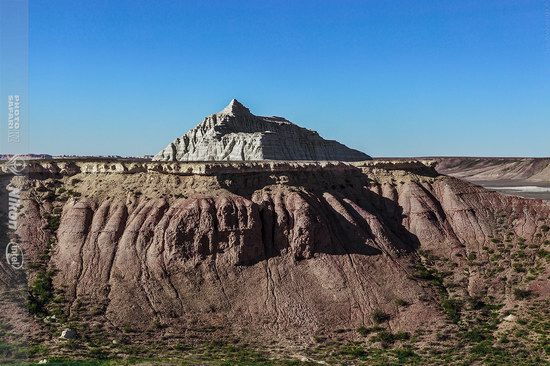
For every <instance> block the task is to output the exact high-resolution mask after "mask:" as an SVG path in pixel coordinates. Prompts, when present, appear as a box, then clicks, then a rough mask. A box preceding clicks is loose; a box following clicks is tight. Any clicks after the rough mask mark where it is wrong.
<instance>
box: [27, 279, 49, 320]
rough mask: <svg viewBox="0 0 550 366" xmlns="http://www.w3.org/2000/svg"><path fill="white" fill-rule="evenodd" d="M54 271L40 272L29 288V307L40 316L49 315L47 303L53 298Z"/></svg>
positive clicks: (31, 311)
mask: <svg viewBox="0 0 550 366" xmlns="http://www.w3.org/2000/svg"><path fill="white" fill-rule="evenodd" d="M52 275H53V273H52V272H39V273H38V274H37V275H36V278H35V279H34V281H33V283H32V285H31V286H30V288H29V297H28V300H27V307H28V309H29V312H30V313H31V314H34V315H38V316H46V315H48V310H47V308H46V306H47V304H48V303H49V302H50V301H51V300H52V298H53V295H54V293H53V285H52Z"/></svg>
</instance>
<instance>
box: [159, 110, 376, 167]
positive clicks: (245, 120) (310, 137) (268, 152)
mask: <svg viewBox="0 0 550 366" xmlns="http://www.w3.org/2000/svg"><path fill="white" fill-rule="evenodd" d="M368 159H371V158H370V156H368V155H367V154H364V153H362V152H360V151H357V150H353V149H350V148H348V147H347V146H345V145H343V144H341V143H339V142H337V141H333V140H325V139H323V138H322V137H321V136H319V134H318V133H317V132H315V131H312V130H308V129H305V128H302V127H300V126H297V125H295V124H294V123H292V122H290V121H288V120H286V119H284V118H282V117H260V116H255V115H253V114H252V113H250V110H249V109H248V108H246V107H245V106H243V105H242V104H241V103H239V102H238V101H237V100H235V99H233V100H232V101H231V103H229V105H228V106H227V107H225V109H224V110H223V111H221V112H219V113H216V114H213V115H211V116H208V117H206V118H205V119H204V121H203V122H202V123H200V124H199V125H198V126H197V127H195V128H193V129H192V130H190V131H189V132H187V133H186V134H185V135H183V136H181V137H178V138H177V139H176V140H174V141H173V142H172V143H170V144H169V145H168V146H167V147H166V148H165V149H164V150H162V151H160V152H159V153H158V154H156V155H155V156H154V157H153V160H162V161H224V160H225V161H243V160H338V161H362V160H368Z"/></svg>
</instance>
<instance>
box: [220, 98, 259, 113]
mask: <svg viewBox="0 0 550 366" xmlns="http://www.w3.org/2000/svg"><path fill="white" fill-rule="evenodd" d="M220 114H227V115H232V116H238V115H250V114H252V113H250V109H248V108H246V107H245V106H244V105H242V104H241V102H239V101H238V100H237V99H231V102H229V104H228V105H227V107H225V108H224V109H223V111H221V112H220Z"/></svg>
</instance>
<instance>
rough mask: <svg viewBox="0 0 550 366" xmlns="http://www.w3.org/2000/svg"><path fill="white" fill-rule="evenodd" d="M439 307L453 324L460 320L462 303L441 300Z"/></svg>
mask: <svg viewBox="0 0 550 366" xmlns="http://www.w3.org/2000/svg"><path fill="white" fill-rule="evenodd" d="M441 307H442V308H443V311H444V312H445V314H447V316H448V317H449V318H450V319H451V320H452V321H453V322H455V323H458V321H459V320H460V310H461V308H462V303H461V302H460V301H459V300H456V299H443V300H442V301H441Z"/></svg>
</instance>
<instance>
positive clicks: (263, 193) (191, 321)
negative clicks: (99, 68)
mask: <svg viewBox="0 0 550 366" xmlns="http://www.w3.org/2000/svg"><path fill="white" fill-rule="evenodd" d="M12 184H14V185H17V186H20V187H22V188H24V189H23V190H22V192H24V200H23V202H24V205H23V210H22V215H21V216H20V217H21V224H20V227H19V229H18V233H19V235H20V236H21V238H22V240H23V243H24V251H25V255H26V259H27V263H28V265H27V269H26V271H27V273H28V274H29V282H32V280H33V278H35V276H36V273H35V272H36V271H37V270H36V268H42V270H44V269H47V270H48V271H52V272H51V273H52V275H51V281H52V285H53V289H54V291H55V294H56V298H55V301H53V299H52V301H51V302H50V303H48V304H45V305H44V306H45V307H46V308H48V310H45V311H46V312H48V311H49V312H53V311H56V312H57V314H59V315H58V317H59V318H61V319H66V321H76V322H80V323H82V324H85V326H86V327H88V328H87V329H89V328H93V329H94V332H96V333H99V334H112V333H113V332H115V333H116V332H121V333H125V334H131V335H132V336H133V337H136V338H139V337H140V335H141V334H144V333H143V332H146V331H153V332H157V333H162V334H166V335H170V336H176V335H179V336H184V335H185V336H189V335H190V334H195V336H197V337H199V336H200V337H214V338H215V337H217V336H218V335H219V334H234V335H236V336H238V337H241V338H245V339H249V340H252V341H257V342H267V341H268V340H271V341H276V342H288V343H294V344H307V343H308V342H311V339H312V337H313V336H331V335H335V334H336V333H338V332H337V331H338V330H341V329H348V330H349V329H357V328H358V327H361V326H366V327H368V326H374V325H377V323H378V321H379V320H377V319H376V317H375V316H374V317H373V314H375V313H376V312H383V313H384V314H386V315H387V319H386V318H385V319H384V320H383V322H384V323H387V326H388V327H389V329H391V330H392V331H408V332H412V333H415V332H418V331H419V330H422V331H424V332H426V333H427V334H428V335H427V337H429V336H430V334H432V335H433V334H436V333H437V332H445V331H446V332H449V331H450V330H452V329H455V328H456V327H457V325H456V324H455V323H454V322H453V319H450V318H449V316H448V314H445V312H444V308H442V307H441V296H443V295H442V294H443V293H444V296H445V298H447V297H450V298H453V297H456V298H460V299H469V298H472V299H473V298H487V297H491V298H492V299H493V300H494V301H495V302H500V303H503V304H513V303H514V298H513V296H512V291H513V289H514V288H516V287H518V286H519V287H525V288H529V289H530V290H531V291H533V293H534V294H535V296H541V297H547V296H548V292H549V284H548V275H549V274H550V273H549V271H548V266H546V267H544V268H543V269H542V271H539V273H537V276H536V278H535V279H534V280H531V281H530V282H528V283H527V282H526V283H523V282H521V281H523V280H522V279H521V278H519V279H518V274H517V273H515V272H514V271H513V270H512V259H510V258H509V257H506V255H505V254H503V253H501V254H503V256H504V257H503V258H502V261H501V262H498V261H497V260H493V259H491V253H495V252H502V251H503V250H504V249H503V247H501V245H504V244H503V243H505V242H507V241H508V240H510V245H512V246H515V245H517V244H516V243H517V242H518V241H519V242H526V241H527V242H529V243H533V245H537V248H536V249H537V250H538V249H541V248H544V245H545V243H544V240H545V238H546V233H547V231H545V228H547V226H545V225H548V224H549V213H550V206H549V205H548V204H546V203H544V202H542V201H533V200H523V199H520V198H514V197H506V196H502V195H500V194H498V193H495V192H490V191H487V190H484V189H482V188H481V187H477V186H474V185H471V184H469V183H466V182H464V181H460V180H457V179H454V178H450V177H446V176H440V175H438V174H437V173H435V171H433V170H431V169H429V168H427V167H423V166H419V165H411V166H410V169H406V166H401V165H398V164H397V165H395V166H394V167H393V168H392V165H391V164H387V165H384V166H375V165H372V164H371V165H369V164H356V166H351V165H339V166H336V167H334V166H331V168H330V169H324V168H323V167H319V166H316V167H315V168H311V169H302V170H295V169H292V168H291V167H290V165H289V167H288V168H285V167H284V166H279V167H277V168H276V169H272V170H271V171H269V172H265V173H263V172H260V171H252V172H246V171H243V172H232V171H230V170H229V171H228V170H225V171H220V172H218V173H217V174H214V175H208V174H205V175H182V174H173V173H166V172H151V171H149V172H136V173H133V174H119V173H94V174H90V173H84V172H81V171H78V170H75V171H72V173H70V174H69V173H66V174H62V173H59V172H57V173H55V174H53V173H48V172H40V173H35V174H32V175H31V176H30V177H29V178H23V177H16V178H12ZM57 219H59V224H58V225H57ZM534 250H535V249H534ZM513 252H514V250H513V249H512V250H511V251H510V250H509V251H508V256H510V255H512V254H513ZM45 253H47V255H45ZM472 253H473V254H472ZM474 255H475V258H474ZM433 258H439V259H440V260H439V261H438V262H437V263H438V264H437V266H436V267H437V268H436V267H433V268H435V269H434V270H438V271H441V272H445V282H442V283H441V284H439V285H438V286H440V287H439V288H434V286H431V285H429V284H427V283H426V281H425V279H423V278H422V277H421V276H420V277H419V275H418V270H419V268H420V267H421V268H424V267H425V266H426V265H430V264H432V265H433V263H432V262H433V261H432V262H430V261H431V260H432V259H433ZM472 258H474V259H472ZM533 258H534V259H533V261H534V262H533V263H535V262H536V261H537V260H538V259H537V258H535V257H533ZM497 262H498V263H497ZM537 263H538V262H537ZM32 264H35V265H34V266H33V265H32ZM40 266H42V267H40ZM423 266H424V267H423ZM501 267H502V269H500V268H501ZM495 268H499V270H498V272H494V273H493V272H492V271H493V270H494V269H495ZM3 271H4V274H3V275H2V276H6V273H7V272H8V269H6V268H4V269H3ZM518 281H519V282H518ZM451 284H452V286H451ZM441 286H443V288H441ZM397 300H400V301H397ZM400 303H401V305H399V304H400ZM405 303H406V304H407V306H403V304H405ZM510 306H512V305H510ZM454 320H455V322H456V319H454ZM63 321H65V320H63ZM201 329H211V332H208V333H206V334H205V332H201ZM38 333H40V332H39V331H38ZM197 334H198V335H197ZM339 334H341V332H340V333H339ZM40 336H41V337H48V336H47V335H44V334H41V335H40ZM344 336H345V337H349V338H353V337H355V336H356V335H354V333H345V335H344Z"/></svg>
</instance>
